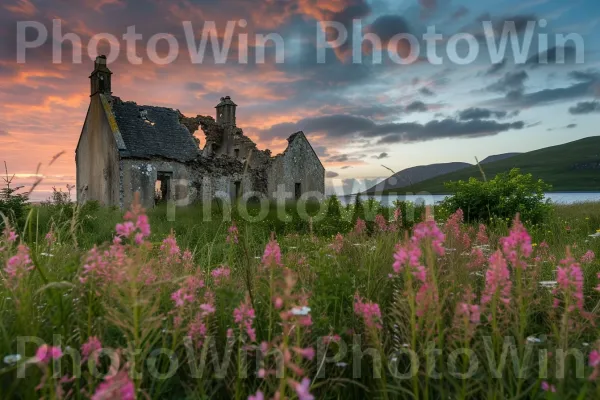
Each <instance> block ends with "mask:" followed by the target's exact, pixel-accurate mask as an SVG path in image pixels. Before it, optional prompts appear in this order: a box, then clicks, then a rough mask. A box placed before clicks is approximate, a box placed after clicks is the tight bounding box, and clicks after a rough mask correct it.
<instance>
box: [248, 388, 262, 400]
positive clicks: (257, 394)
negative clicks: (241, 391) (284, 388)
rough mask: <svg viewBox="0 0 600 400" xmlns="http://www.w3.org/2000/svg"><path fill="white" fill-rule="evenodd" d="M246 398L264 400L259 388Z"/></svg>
mask: <svg viewBox="0 0 600 400" xmlns="http://www.w3.org/2000/svg"><path fill="white" fill-rule="evenodd" d="M248 400H265V395H264V394H263V392H261V391H260V390H259V391H258V392H256V394H255V395H250V396H248Z"/></svg>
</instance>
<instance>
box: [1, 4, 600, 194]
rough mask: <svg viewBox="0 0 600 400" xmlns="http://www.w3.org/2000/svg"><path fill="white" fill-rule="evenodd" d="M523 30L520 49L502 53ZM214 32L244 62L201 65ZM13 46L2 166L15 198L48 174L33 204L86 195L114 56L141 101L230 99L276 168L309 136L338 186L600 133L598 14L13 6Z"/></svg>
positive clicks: (6, 55) (188, 110) (546, 9)
mask: <svg viewBox="0 0 600 400" xmlns="http://www.w3.org/2000/svg"><path fill="white" fill-rule="evenodd" d="M240 21H241V22H240ZM58 22H59V23H60V28H58ZM507 22H508V23H509V25H508V26H509V27H510V26H511V25H510V23H511V22H512V23H513V25H512V26H513V27H514V37H513V38H514V39H516V42H517V44H518V45H519V47H520V48H518V49H512V47H511V42H510V41H508V42H507V43H508V46H507V47H508V50H507V51H506V52H505V53H504V54H503V55H502V54H500V55H499V54H494V53H495V47H497V46H498V45H499V43H501V33H502V31H503V30H504V29H505V28H506V26H507V25H506V23H507ZM228 23H229V24H230V28H232V29H231V31H230V33H231V34H229V35H228V34H227V26H228V25H227V24H228ZM211 24H214V26H215V29H216V31H215V33H216V35H215V36H214V38H215V39H216V40H217V42H219V44H220V45H222V44H223V43H224V42H225V41H227V40H228V39H231V48H230V49H229V51H228V52H226V53H223V54H220V52H219V51H217V52H214V51H213V50H212V49H211V44H210V42H208V45H207V49H206V51H205V52H202V54H203V55H204V57H203V58H202V59H201V60H200V58H199V57H198V54H195V53H198V49H197V47H195V46H198V44H199V43H200V41H201V39H202V38H203V37H204V38H207V37H208V36H207V32H208V30H206V29H208V28H207V27H210V26H211ZM186 25H187V28H186ZM25 26H28V28H27V29H24V27H25ZM485 26H487V27H488V28H489V29H485V28H484V27H485ZM131 27H133V29H134V30H135V33H136V34H137V35H138V36H139V40H137V41H136V42H135V44H136V46H135V48H133V46H129V44H130V42H127V41H126V40H125V39H124V38H123V35H125V34H127V33H128V28H129V29H132V28H131ZM432 28H435V32H436V33H438V34H440V35H441V38H440V40H438V41H437V42H435V44H434V45H430V43H429V45H428V43H427V42H426V39H425V37H424V36H423V35H424V34H426V33H427V32H428V31H429V30H431V29H432ZM44 30H45V31H47V35H44V32H43V31H44ZM344 31H345V33H347V40H345V41H342V40H341V38H340V35H343V33H344ZM20 32H21V33H22V32H24V33H23V34H20ZM459 34H462V35H463V36H462V38H463V39H461V37H460V36H457V35H459ZM0 35H1V36H0V37H2V38H3V39H2V41H0V161H6V163H7V165H8V170H9V173H10V175H12V174H15V178H14V181H13V186H14V185H25V187H26V188H27V187H28V186H29V185H31V184H32V183H33V182H34V181H35V180H36V179H37V178H40V177H42V178H43V181H42V183H41V184H40V185H39V186H38V187H37V188H36V191H35V192H34V194H33V195H32V199H33V200H42V199H45V198H47V197H48V196H49V194H50V192H51V190H52V187H53V186H54V187H56V188H57V189H61V188H62V190H66V185H67V184H74V183H75V147H76V145H77V141H78V138H79V134H80V132H81V128H82V125H83V122H84V120H85V115H86V111H87V107H88V105H89V94H90V93H89V90H90V89H89V79H88V77H89V74H90V72H91V71H92V70H93V61H92V60H93V59H94V58H95V56H96V55H98V54H107V55H108V56H109V67H110V68H111V70H112V72H113V78H112V79H113V82H112V90H113V94H114V95H115V96H118V97H120V98H122V99H123V100H128V101H135V102H137V103H138V104H143V105H156V106H164V107H170V108H174V109H179V110H180V111H181V112H182V113H183V114H185V115H187V116H195V115H214V106H215V105H216V104H217V103H218V102H219V99H220V98H221V97H222V96H226V95H229V96H231V97H232V99H233V100H234V101H235V102H236V103H237V104H238V111H237V125H238V126H239V127H241V128H242V129H243V130H244V132H245V134H247V135H248V136H250V137H251V138H252V139H253V140H255V141H256V142H257V143H258V146H259V147H260V148H263V149H264V148H270V149H272V151H273V153H274V154H276V153H278V152H281V151H283V149H284V148H285V145H286V140H285V139H286V138H287V137H288V136H289V135H291V134H292V133H294V132H296V131H298V130H303V131H304V132H305V133H306V135H307V137H308V138H309V140H310V141H311V143H312V145H313V147H314V148H315V150H316V152H317V154H319V156H320V158H321V160H322V162H323V164H324V165H325V167H326V169H327V177H328V180H327V185H328V186H329V187H332V186H339V185H343V184H346V185H348V184H350V183H354V184H358V185H359V186H360V185H364V186H367V185H369V184H371V183H374V182H376V181H377V180H380V179H383V178H385V177H387V176H388V175H389V174H390V172H389V170H388V169H386V168H389V169H391V170H393V171H399V170H402V169H404V168H408V167H412V166H417V165H427V164H432V163H441V162H454V161H462V162H471V163H473V162H474V161H475V157H477V158H478V159H480V160H481V159H483V158H485V157H487V156H489V155H493V154H500V153H506V152H526V151H531V150H535V149H538V148H542V147H547V146H552V145H557V144H562V143H566V142H570V141H573V140H577V139H580V138H583V137H588V136H594V135H597V134H598V133H599V132H598V123H599V122H600V2H598V1H597V0H572V1H564V0H493V1H492V0H476V1H473V0H329V1H321V0H252V1H250V0H146V1H139V0H128V1H125V0H82V1H78V2H72V1H70V0H52V1H50V0H3V1H2V3H1V4H0ZM38 35H39V36H38ZM63 35H68V36H63ZM110 35H112V38H111V36H110ZM157 35H158V36H157ZM257 35H269V36H268V37H274V36H277V37H279V38H281V40H280V42H277V40H271V41H266V42H264V41H261V40H256V38H257ZM369 35H370V36H369ZM399 35H401V36H399ZM409 35H410V36H412V37H414V38H415V40H413V41H410V42H409V40H408V39H406V37H408V36H409ZM44 36H47V38H45V40H44ZM61 36H62V38H63V39H64V38H67V40H64V41H62V42H61ZM467 36H468V38H467ZM73 37H76V40H71V39H73ZM372 37H376V38H377V40H378V42H377V41H369V40H366V38H372ZM102 38H103V39H102ZM107 38H108V39H107ZM399 38H400V39H399ZM561 38H570V40H566V41H563V40H561ZM36 39H39V40H36ZM338 39H339V40H338ZM361 39H364V40H362V41H361ZM336 40H337V41H336ZM36 41H37V42H39V43H36ZM173 42H175V45H176V47H175V46H174V45H173ZM72 43H75V44H74V45H73V44H72ZM245 43H247V46H246V45H245ZM281 43H283V44H281ZM525 43H529V45H530V46H529V48H528V49H524V48H523V47H522V46H523V45H524V44H525ZM26 46H30V48H25V47H26ZM117 46H118V48H117ZM154 49H156V51H153V50H154ZM453 49H455V51H454V50H453ZM474 49H475V50H474ZM190 50H194V51H190ZM217 50H219V49H217ZM429 50H432V51H433V52H435V53H436V55H438V57H440V60H439V61H438V60H436V59H434V58H432V57H431V56H430V53H429ZM477 50H478V51H477ZM490 50H491V52H490ZM78 53H81V54H82V56H81V57H80V58H78V57H77V54H78ZM261 54H264V57H262V59H261ZM377 54H381V60H379V59H377V57H376V56H377ZM563 54H564V57H563V58H561V55H563ZM245 58H247V62H244V59H245ZM197 136H198V137H199V138H200V139H201V142H202V143H201V145H203V144H204V142H203V135H202V134H200V135H198V134H197ZM57 155H59V156H58V158H56V156H57ZM356 180H358V181H356ZM357 182H358V183H357ZM353 189H354V190H352V191H357V190H356V189H360V187H358V188H357V187H356V186H354V188H353Z"/></svg>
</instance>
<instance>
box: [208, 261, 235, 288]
mask: <svg viewBox="0 0 600 400" xmlns="http://www.w3.org/2000/svg"><path fill="white" fill-rule="evenodd" d="M210 275H211V276H212V277H213V279H214V281H215V283H216V284H217V285H219V284H221V282H223V281H226V280H228V279H229V276H230V275H231V270H230V269H229V268H228V267H226V266H224V265H222V266H220V267H219V268H217V269H214V270H213V271H212V272H211V273H210Z"/></svg>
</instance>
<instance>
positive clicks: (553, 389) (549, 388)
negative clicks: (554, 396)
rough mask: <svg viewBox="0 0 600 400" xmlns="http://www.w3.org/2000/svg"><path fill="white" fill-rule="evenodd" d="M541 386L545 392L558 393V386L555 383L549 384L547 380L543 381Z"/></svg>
mask: <svg viewBox="0 0 600 400" xmlns="http://www.w3.org/2000/svg"><path fill="white" fill-rule="evenodd" d="M540 387H541V388H542V390H543V391H544V392H552V393H556V387H555V386H554V385H551V384H549V383H548V382H546V381H542V384H541V385H540Z"/></svg>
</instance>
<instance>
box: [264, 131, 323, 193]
mask: <svg viewBox="0 0 600 400" xmlns="http://www.w3.org/2000/svg"><path fill="white" fill-rule="evenodd" d="M288 141H289V145H288V148H287V149H286V150H285V151H284V152H283V153H282V154H279V155H278V156H276V157H274V158H273V161H272V163H271V166H270V168H269V170H268V178H267V181H268V189H267V190H268V192H269V197H271V198H272V199H277V200H279V201H282V200H284V199H285V198H286V197H284V193H283V191H285V192H287V193H288V195H287V199H288V200H291V199H293V198H294V197H295V192H296V185H297V184H299V185H300V190H301V194H303V195H305V194H306V193H308V192H311V193H312V194H320V195H321V196H322V195H323V194H324V193H325V168H324V167H323V165H322V164H321V162H320V161H319V157H317V155H316V154H315V152H314V151H313V149H312V147H311V146H310V143H309V142H308V140H307V139H306V137H305V136H304V134H303V133H301V132H300V133H298V134H294V135H292V136H291V137H290V138H289V139H288ZM311 197H312V198H313V199H314V198H315V197H314V196H311ZM305 198H306V196H305Z"/></svg>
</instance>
